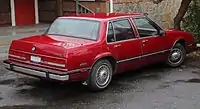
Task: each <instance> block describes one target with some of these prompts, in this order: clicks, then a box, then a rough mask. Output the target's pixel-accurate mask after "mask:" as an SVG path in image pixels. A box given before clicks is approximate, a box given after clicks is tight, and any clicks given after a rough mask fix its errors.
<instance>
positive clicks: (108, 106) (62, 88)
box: [0, 25, 200, 109]
mask: <svg viewBox="0 0 200 109" xmlns="http://www.w3.org/2000/svg"><path fill="white" fill-rule="evenodd" d="M34 27H35V29H33V28H32V27H24V28H23V29H22V28H20V29H21V31H22V32H17V33H16V32H14V34H13V32H12V29H13V28H11V29H10V30H9V28H8V27H5V28H7V29H4V30H2V29H1V28H0V57H1V58H0V59H1V60H3V59H6V55H7V51H8V48H9V44H10V42H11V40H14V39H18V38H21V37H27V36H28V35H35V34H41V33H43V32H44V31H45V29H46V28H47V27H48V25H39V26H38V25H37V26H34ZM37 28H39V30H38V29H37ZM20 29H19V28H18V29H16V28H15V31H16V30H17V31H19V30H20ZM5 30H9V31H10V32H7V34H6V33H4V32H5ZM28 30H30V31H29V32H27V31H28ZM36 30H38V31H36ZM8 34H10V35H8ZM0 109H200V57H198V56H196V54H195V53H192V55H191V54H190V55H188V56H187V58H186V61H185V63H184V64H183V65H181V66H180V67H178V68H169V67H167V66H165V65H164V64H155V65H152V66H147V67H145V68H141V69H139V70H136V71H130V72H125V73H122V74H119V75H116V76H114V78H113V81H112V83H111V84H110V86H109V87H108V89H106V90H105V91H103V92H98V93H93V92H90V91H89V90H88V89H87V87H85V86H82V85H81V84H80V83H57V82H50V81H44V80H39V79H37V78H31V77H27V76H24V75H19V74H16V73H14V72H11V71H8V70H6V69H4V68H3V65H2V61H1V63H0Z"/></svg>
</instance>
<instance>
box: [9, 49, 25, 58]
mask: <svg viewBox="0 0 200 109" xmlns="http://www.w3.org/2000/svg"><path fill="white" fill-rule="evenodd" d="M8 57H9V58H12V57H14V58H18V59H22V60H26V55H25V54H24V53H20V52H17V51H12V50H10V51H9V54H8Z"/></svg>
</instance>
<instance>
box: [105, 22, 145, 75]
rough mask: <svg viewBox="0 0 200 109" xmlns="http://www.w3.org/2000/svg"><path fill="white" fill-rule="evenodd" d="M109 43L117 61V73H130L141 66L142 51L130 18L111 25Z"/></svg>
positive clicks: (108, 36)
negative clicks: (129, 71)
mask: <svg viewBox="0 0 200 109" xmlns="http://www.w3.org/2000/svg"><path fill="white" fill-rule="evenodd" d="M107 42H108V47H109V50H110V52H112V54H114V58H115V59H116V60H117V65H118V67H117V71H119V72H121V71H128V70H132V69H133V68H138V67H139V66H140V62H139V61H140V58H139V57H140V56H141V55H142V50H141V46H140V42H139V41H138V40H137V38H136V37H135V33H134V31H133V28H132V26H131V24H130V20H129V19H128V18H127V19H119V20H116V21H112V22H110V23H109V27H108V34H107Z"/></svg>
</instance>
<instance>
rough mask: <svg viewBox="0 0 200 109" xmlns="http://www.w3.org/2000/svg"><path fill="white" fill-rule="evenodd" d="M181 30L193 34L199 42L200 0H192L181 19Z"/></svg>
mask: <svg viewBox="0 0 200 109" xmlns="http://www.w3.org/2000/svg"><path fill="white" fill-rule="evenodd" d="M183 30H184V31H187V32H191V33H193V34H194V37H195V39H196V40H197V41H198V42H199V43H200V0H193V1H192V3H191V4H190V6H189V8H188V12H187V14H186V16H185V18H184V21H183Z"/></svg>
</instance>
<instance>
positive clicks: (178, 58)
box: [167, 43, 186, 67]
mask: <svg viewBox="0 0 200 109" xmlns="http://www.w3.org/2000/svg"><path fill="white" fill-rule="evenodd" d="M185 57H186V50H185V48H184V46H183V45H182V44H180V43H177V44H176V45H175V46H174V47H173V48H172V49H171V51H170V54H169V56H168V59H167V65H168V66H170V67H178V66H180V65H181V64H182V63H183V62H184V60H185Z"/></svg>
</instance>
